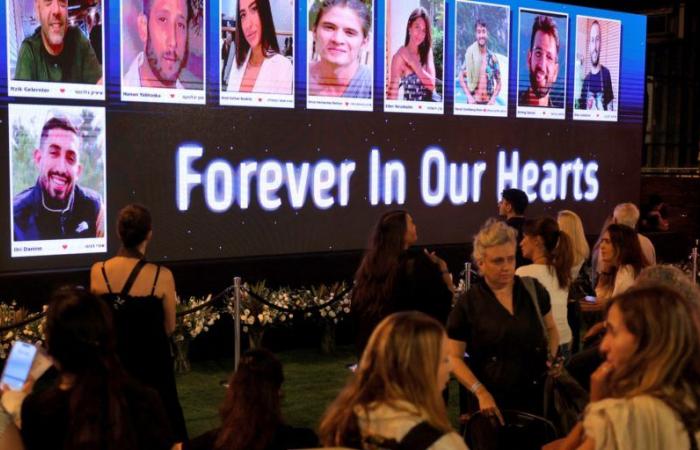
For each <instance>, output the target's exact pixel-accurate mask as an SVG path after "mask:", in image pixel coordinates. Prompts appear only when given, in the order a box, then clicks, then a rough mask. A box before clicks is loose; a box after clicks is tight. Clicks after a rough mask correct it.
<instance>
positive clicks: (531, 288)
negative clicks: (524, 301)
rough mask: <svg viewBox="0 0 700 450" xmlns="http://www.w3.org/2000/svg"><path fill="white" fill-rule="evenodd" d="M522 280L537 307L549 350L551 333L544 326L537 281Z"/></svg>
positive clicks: (528, 278)
mask: <svg viewBox="0 0 700 450" xmlns="http://www.w3.org/2000/svg"><path fill="white" fill-rule="evenodd" d="M520 279H521V280H522V282H523V285H524V286H525V290H526V291H527V293H528V294H530V299H531V300H532V304H533V306H534V307H535V311H537V318H538V319H539V321H540V325H541V326H542V332H543V333H544V338H545V340H546V341H547V348H549V333H548V332H547V327H546V326H545V324H544V319H543V318H542V310H540V302H539V301H538V300H537V289H536V288H535V280H533V279H532V278H531V277H520Z"/></svg>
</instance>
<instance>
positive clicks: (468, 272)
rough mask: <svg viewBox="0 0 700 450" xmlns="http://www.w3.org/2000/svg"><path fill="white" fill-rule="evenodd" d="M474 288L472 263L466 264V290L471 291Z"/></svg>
mask: <svg viewBox="0 0 700 450" xmlns="http://www.w3.org/2000/svg"><path fill="white" fill-rule="evenodd" d="M471 287H472V263H470V262H466V263H464V289H465V290H466V291H469V289H471Z"/></svg>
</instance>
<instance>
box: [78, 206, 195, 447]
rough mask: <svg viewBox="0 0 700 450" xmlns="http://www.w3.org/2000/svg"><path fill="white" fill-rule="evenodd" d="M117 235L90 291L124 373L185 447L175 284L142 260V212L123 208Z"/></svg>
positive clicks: (145, 224) (147, 235) (145, 227)
mask: <svg viewBox="0 0 700 450" xmlns="http://www.w3.org/2000/svg"><path fill="white" fill-rule="evenodd" d="M117 229H118V233H119V238H120V239H121V241H122V247H121V248H120V249H119V251H118V252H117V256H115V257H114V258H111V259H108V260H107V261H104V262H98V263H95V264H94V265H93V266H92V270H91V272H90V288H91V290H92V292H93V293H95V294H97V295H100V296H101V297H102V298H103V299H104V300H106V301H107V303H108V304H109V305H110V306H111V307H112V310H113V312H114V324H115V328H116V332H117V350H118V353H119V358H120V360H121V362H122V364H123V365H124V368H125V369H126V371H127V372H128V373H129V374H130V375H131V376H133V377H134V378H136V379H137V380H139V381H141V382H142V383H144V384H146V385H147V386H150V387H152V388H154V389H155V390H157V391H158V393H159V394H160V396H161V399H162V401H163V405H164V406H165V409H166V412H167V414H168V418H169V419H170V422H171V426H172V428H173V431H174V432H175V435H176V437H177V440H178V442H186V441H187V430H186V428H185V419H184V416H183V414H182V408H181V406H180V402H179V400H178V397H177V389H176V386H175V374H174V372H173V358H172V353H171V347H170V339H169V336H170V335H171V334H172V333H173V331H174V330H175V303H176V294H175V281H174V279H173V275H172V273H171V272H170V270H168V269H167V268H165V267H161V266H159V265H157V264H151V263H147V262H146V260H145V259H144V255H145V252H146V247H147V246H148V243H149V242H150V240H151V237H152V235H153V232H152V230H151V214H150V212H149V211H148V209H146V208H145V207H144V206H141V205H137V204H132V205H128V206H126V207H124V208H123V209H122V210H121V211H119V218H118V219H117Z"/></svg>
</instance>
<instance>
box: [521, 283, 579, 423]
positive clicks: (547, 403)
mask: <svg viewBox="0 0 700 450" xmlns="http://www.w3.org/2000/svg"><path fill="white" fill-rule="evenodd" d="M521 279H522V280H523V283H524V284H525V289H527V291H528V293H529V294H530V298H531V299H532V303H533V305H534V306H535V310H536V311H537V317H538V318H539V320H540V325H541V326H542V330H543V332H544V336H545V339H546V341H547V348H549V333H547V327H546V326H545V324H544V319H543V318H542V311H541V310H540V305H539V303H538V302H537V291H536V290H535V283H534V281H533V279H532V278H530V277H522V278H521ZM588 402H589V396H588V392H586V390H585V389H583V388H582V387H581V385H580V384H579V383H578V381H576V379H575V378H574V377H572V376H571V374H569V372H567V370H566V369H565V368H563V367H562V369H561V372H560V374H559V376H558V377H556V378H555V377H553V376H551V375H549V374H548V375H547V378H546V380H545V384H544V414H543V415H544V417H545V418H547V419H549V420H550V421H551V422H552V423H553V424H554V426H555V427H556V428H557V432H558V433H559V435H560V436H566V435H567V434H569V432H570V431H571V429H572V428H573V427H574V426H575V425H576V422H577V421H578V418H579V417H580V415H581V413H583V410H584V409H585V408H586V405H587V404H588Z"/></svg>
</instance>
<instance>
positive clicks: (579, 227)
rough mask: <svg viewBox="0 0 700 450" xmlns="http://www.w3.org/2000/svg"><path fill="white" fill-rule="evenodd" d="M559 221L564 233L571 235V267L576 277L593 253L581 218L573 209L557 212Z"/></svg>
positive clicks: (573, 275)
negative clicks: (572, 255) (572, 258)
mask: <svg viewBox="0 0 700 450" xmlns="http://www.w3.org/2000/svg"><path fill="white" fill-rule="evenodd" d="M557 223H558V224H559V229H560V230H561V231H562V233H564V234H566V235H567V236H569V239H570V240H571V247H572V249H573V253H574V262H573V266H572V267H571V277H572V279H576V277H577V276H578V273H579V271H580V270H581V267H582V266H583V264H584V263H585V262H586V260H588V257H589V256H590V254H591V248H590V246H589V245H588V241H587V240H586V233H584V231H583V223H582V222H581V218H580V217H579V216H578V214H576V213H575V212H573V211H570V210H568V209H564V210H561V211H559V213H558V214H557Z"/></svg>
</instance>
